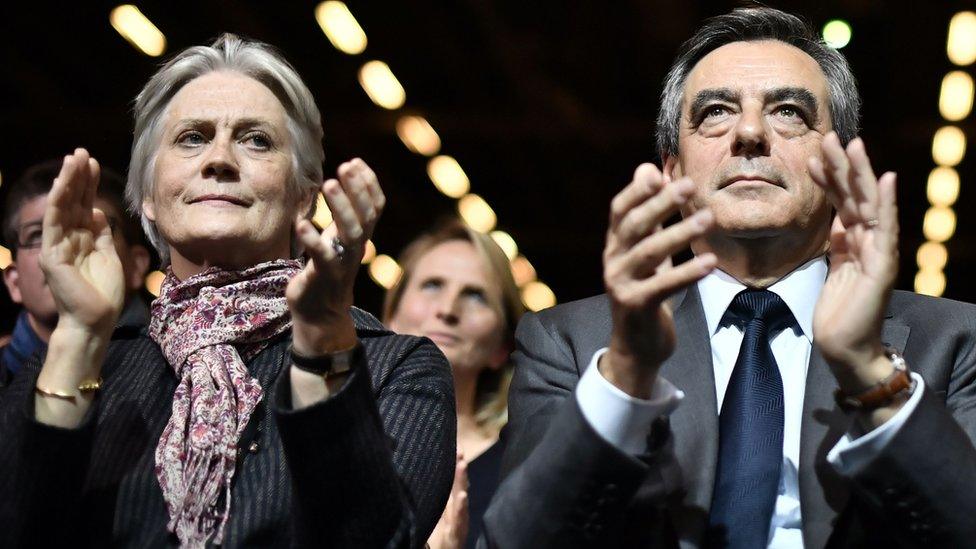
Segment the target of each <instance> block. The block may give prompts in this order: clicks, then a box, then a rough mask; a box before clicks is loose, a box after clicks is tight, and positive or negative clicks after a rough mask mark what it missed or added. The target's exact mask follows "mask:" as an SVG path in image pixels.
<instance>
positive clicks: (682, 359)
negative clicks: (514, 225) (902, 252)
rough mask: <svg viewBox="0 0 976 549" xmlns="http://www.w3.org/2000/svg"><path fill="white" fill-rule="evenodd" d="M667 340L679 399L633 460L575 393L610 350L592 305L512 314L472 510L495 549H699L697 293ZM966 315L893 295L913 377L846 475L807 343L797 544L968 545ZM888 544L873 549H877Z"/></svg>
mask: <svg viewBox="0 0 976 549" xmlns="http://www.w3.org/2000/svg"><path fill="white" fill-rule="evenodd" d="M672 305H673V306H674V319H675V324H676V330H677V334H678V345H677V349H676V350H675V352H674V354H673V356H671V357H670V358H669V359H668V360H667V361H666V362H665V363H664V365H663V366H662V369H661V375H662V376H663V377H664V378H665V379H668V380H669V381H671V382H672V383H673V384H674V385H676V386H677V387H678V388H680V389H682V390H683V391H684V393H685V399H684V400H683V401H682V403H681V405H680V406H679V407H678V409H677V410H676V411H675V412H674V413H672V414H671V416H670V417H669V418H667V419H659V420H658V421H656V422H655V423H654V425H653V426H652V428H651V430H650V432H649V433H648V439H649V451H648V453H647V454H646V455H644V456H641V457H640V458H639V459H638V458H635V457H632V456H630V455H626V454H624V453H622V452H620V451H619V450H617V449H616V448H614V447H613V446H611V445H610V444H608V443H606V442H605V441H604V440H603V439H602V438H600V437H599V435H597V434H596V432H595V431H593V429H592V428H591V427H590V426H589V424H588V423H587V422H586V420H585V419H584V418H583V416H582V414H581V412H580V410H579V407H578V405H577V403H576V399H575V398H572V397H571V395H572V394H573V389H574V388H575V386H576V383H577V382H578V381H579V377H580V375H581V374H582V371H583V370H584V369H585V368H586V366H587V365H588V364H589V362H590V360H591V358H592V357H593V354H594V353H595V352H596V351H597V350H598V349H600V348H601V347H605V346H606V345H608V343H609V337H610V330H611V321H610V311H609V303H608V301H607V299H606V297H605V296H599V297H595V298H590V299H586V300H582V301H578V302H574V303H569V304H566V305H561V306H558V307H555V308H553V309H550V310H548V311H544V312H542V313H539V314H537V315H527V316H526V317H525V318H523V320H522V322H521V324H520V325H519V329H518V332H517V336H516V337H517V351H516V353H515V362H516V366H515V377H514V379H513V381H512V388H511V392H510V393H509V425H508V429H509V436H510V439H509V444H508V447H507V450H506V455H505V461H504V464H503V475H507V478H506V480H505V481H504V482H503V484H502V486H501V487H500V488H499V491H498V493H497V494H496V496H495V499H494V500H493V501H492V505H491V507H490V508H489V510H488V512H487V514H486V516H485V532H486V535H485V537H484V539H483V541H484V542H486V544H487V545H489V546H498V547H505V548H510V547H533V548H536V547H673V546H678V545H680V546H682V547H699V546H702V545H703V544H704V536H705V534H706V528H707V525H708V510H709V505H710V502H711V497H712V487H713V484H714V482H715V471H716V462H717V459H718V409H717V405H716V400H715V381H714V375H713V370H712V359H711V356H712V355H711V346H710V344H709V338H708V333H707V328H706V323H705V317H704V310H703V308H702V304H701V298H700V297H699V295H698V290H697V287H696V286H692V287H691V288H689V289H688V290H687V291H686V292H683V293H681V294H680V295H677V296H676V297H675V298H674V300H673V301H672ZM974 334H976V307H974V306H972V305H968V304H964V303H959V302H955V301H950V300H946V299H933V298H928V297H924V296H919V295H916V294H912V293H908V292H899V291H896V292H894V295H893V296H892V299H891V304H890V306H889V310H888V314H887V318H886V320H885V323H884V331H883V340H884V341H885V343H887V344H889V345H891V346H893V347H895V348H897V349H899V350H901V351H903V353H904V355H905V358H906V360H907V362H908V364H909V367H910V368H911V369H912V370H914V371H915V372H918V373H919V374H921V375H922V377H923V378H924V379H925V383H926V390H925V393H924V395H923V397H922V400H921V401H920V403H919V405H918V407H917V408H916V409H915V411H914V412H913V413H912V415H911V416H910V418H909V419H908V421H907V422H906V423H905V425H904V426H903V427H902V429H900V430H899V432H898V434H897V435H896V436H895V437H894V439H892V440H891V442H890V443H889V444H888V445H887V446H886V447H885V449H884V450H883V451H882V452H881V454H880V455H878V456H877V457H876V458H875V459H874V460H873V461H872V462H871V463H869V464H867V466H865V467H864V468H863V469H862V470H860V471H858V472H857V473H856V474H855V475H854V476H853V477H852V478H844V477H841V476H840V475H839V474H838V473H837V472H836V471H835V469H834V468H833V466H831V465H830V464H829V463H827V461H826V455H827V452H828V451H829V450H830V449H831V448H832V447H833V446H834V444H835V443H836V442H837V441H838V440H839V439H840V437H841V436H842V435H843V434H844V433H845V432H846V430H847V429H848V426H849V424H850V420H849V419H848V418H847V417H846V416H845V414H843V413H842V412H841V411H840V410H838V409H837V407H836V405H835V403H834V401H833V396H832V393H833V391H834V389H835V388H836V386H837V385H836V382H835V381H834V378H833V376H832V374H831V373H830V371H829V369H828V367H827V365H826V363H825V362H824V360H823V357H822V356H820V354H819V352H817V351H816V349H814V351H813V353H812V356H811V359H810V367H809V370H808V374H807V383H806V390H805V397H804V402H803V420H802V421H803V423H802V425H801V442H800V463H799V483H800V502H801V509H802V516H803V540H804V545H805V547H806V548H807V549H813V548H819V547H824V546H825V545H829V546H862V545H863V544H867V543H869V542H871V543H879V542H880V543H884V542H889V543H890V544H891V545H890V546H901V545H906V546H940V547H949V546H970V547H972V546H973V545H974V544H976V518H974V517H976V449H974V447H973V440H976V348H974ZM882 546H885V545H882Z"/></svg>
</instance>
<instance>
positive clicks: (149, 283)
mask: <svg viewBox="0 0 976 549" xmlns="http://www.w3.org/2000/svg"><path fill="white" fill-rule="evenodd" d="M165 278H166V275H165V274H163V272H162V271H153V272H151V273H149V274H147V275H146V290H147V291H148V292H149V293H151V294H152V295H154V296H156V297H159V288H160V286H162V285H163V279H165Z"/></svg>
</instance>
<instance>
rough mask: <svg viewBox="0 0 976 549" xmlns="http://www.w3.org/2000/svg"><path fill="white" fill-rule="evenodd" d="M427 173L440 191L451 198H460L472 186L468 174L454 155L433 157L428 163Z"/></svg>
mask: <svg viewBox="0 0 976 549" xmlns="http://www.w3.org/2000/svg"><path fill="white" fill-rule="evenodd" d="M427 175H428V176H429V177H430V180H431V181H433V182H434V186H435V187H437V190H438V191H440V192H442V193H444V194H446V195H447V196H450V197H451V198H460V197H462V196H464V195H465V194H467V192H468V190H469V189H470V188H471V181H469V180H468V175H467V174H466V173H464V170H462V169H461V165H460V164H458V161H457V160H455V159H454V157H452V156H447V155H441V156H435V157H434V158H431V159H430V162H428V163H427Z"/></svg>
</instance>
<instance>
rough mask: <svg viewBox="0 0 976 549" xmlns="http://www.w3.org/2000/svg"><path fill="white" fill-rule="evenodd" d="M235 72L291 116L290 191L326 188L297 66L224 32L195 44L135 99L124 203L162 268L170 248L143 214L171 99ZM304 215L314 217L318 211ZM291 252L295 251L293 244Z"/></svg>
mask: <svg viewBox="0 0 976 549" xmlns="http://www.w3.org/2000/svg"><path fill="white" fill-rule="evenodd" d="M224 70H226V71H235V72H239V73H241V74H244V75H246V76H249V77H251V78H253V79H255V80H257V81H258V82H260V83H261V84H264V85H265V86H266V87H267V88H268V89H269V90H271V92H272V93H274V94H275V96H276V97H277V98H278V101H281V104H282V106H283V107H284V108H285V112H286V113H287V116H288V122H287V125H288V133H289V134H290V136H291V140H292V143H293V144H294V146H293V147H292V177H291V179H290V181H289V182H288V184H289V189H288V191H289V192H291V193H295V195H296V196H300V195H301V194H302V193H303V192H307V191H308V190H311V189H318V188H319V187H320V186H321V185H322V163H323V161H324V159H325V152H324V151H323V149H322V135H323V132H322V120H321V115H320V114H319V109H318V107H317V106H316V105H315V99H314V98H313V97H312V92H310V91H309V89H308V87H307V86H306V85H305V83H304V82H303V81H302V79H301V77H300V76H298V73H297V72H296V71H295V69H294V67H292V66H291V64H290V63H288V61H287V60H285V58H284V57H282V55H281V53H279V52H278V51H277V50H276V49H275V48H274V47H272V46H270V45H268V44H265V43H262V42H257V41H251V40H247V39H242V38H240V37H238V36H235V35H233V34H229V33H226V34H223V35H221V36H220V37H218V38H217V40H216V41H215V42H214V43H213V44H211V45H210V46H194V47H192V48H188V49H186V50H183V51H182V52H180V53H179V54H177V55H176V56H175V57H173V58H172V59H170V60H169V61H167V62H166V63H165V64H164V65H163V66H162V68H160V69H159V70H158V71H156V74H154V75H153V76H152V78H150V79H149V82H148V83H146V85H145V87H143V88H142V91H140V92H139V95H138V96H136V101H135V109H134V111H135V113H134V115H135V130H134V132H133V140H132V155H131V159H130V161H129V176H128V181H127V183H126V190H125V196H126V202H127V203H128V205H129V208H130V209H131V210H132V212H133V213H137V214H139V215H140V216H141V218H142V227H143V229H145V231H146V236H147V237H148V238H149V241H150V242H151V243H152V245H153V246H154V247H155V248H156V250H157V251H158V252H159V256H160V259H161V260H162V262H163V264H164V265H165V264H167V263H169V245H168V244H167V243H166V242H165V241H164V240H163V238H162V236H161V235H160V234H159V231H158V230H157V228H156V224H155V223H153V222H152V221H150V220H149V219H147V218H146V216H145V215H144V214H143V213H142V203H143V201H144V200H145V199H146V197H151V196H152V192H153V186H154V185H155V180H154V171H155V164H156V154H157V152H158V151H159V146H160V140H161V138H162V133H163V119H164V118H165V115H166V112H167V110H168V107H169V104H170V101H171V100H172V99H173V97H174V96H175V95H176V94H177V92H179V91H180V89H182V88H183V86H185V85H186V84H187V83H188V82H190V81H191V80H193V79H195V78H197V77H200V76H203V75H205V74H208V73H211V72H216V71H224ZM314 204H315V203H314V202H313V203H312V209H310V210H309V211H308V212H306V216H310V215H311V214H312V212H313V211H314V207H315V206H314ZM292 248H293V250H292V251H293V253H296V252H297V250H296V249H295V245H294V244H293V246H292Z"/></svg>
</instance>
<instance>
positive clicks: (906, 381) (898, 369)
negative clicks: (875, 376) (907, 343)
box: [834, 350, 913, 412]
mask: <svg viewBox="0 0 976 549" xmlns="http://www.w3.org/2000/svg"><path fill="white" fill-rule="evenodd" d="M886 351H887V354H888V356H889V358H890V359H891V363H892V365H894V367H895V371H894V372H892V373H891V374H890V375H889V376H888V377H886V378H884V379H882V380H881V381H879V382H878V383H877V385H875V386H874V387H871V388H870V389H868V390H866V391H863V392H861V393H858V394H856V395H848V394H845V393H844V392H843V391H841V390H840V389H838V390H837V391H836V392H835V393H834V398H835V400H836V401H837V405H838V406H840V408H841V409H842V410H844V411H847V412H852V411H867V410H874V409H876V408H881V407H883V406H887V405H888V404H890V403H891V402H892V401H893V400H894V399H895V397H896V396H898V395H899V394H900V393H902V392H903V391H906V390H909V389H912V386H913V383H912V377H911V375H910V374H909V373H908V366H907V365H906V364H905V359H904V358H903V357H902V356H901V353H899V352H898V351H895V350H886Z"/></svg>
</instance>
